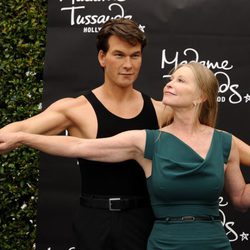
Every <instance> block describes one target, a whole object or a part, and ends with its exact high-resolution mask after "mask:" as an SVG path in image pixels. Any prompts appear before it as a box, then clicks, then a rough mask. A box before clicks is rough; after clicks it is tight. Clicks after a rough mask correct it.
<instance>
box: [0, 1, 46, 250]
mask: <svg viewBox="0 0 250 250" xmlns="http://www.w3.org/2000/svg"><path fill="white" fill-rule="evenodd" d="M47 5H48V4H47V0H29V1H27V0H8V1H1V2H0V16H1V19H0V29H1V31H2V34H1V36H0V51H1V53H0V117H1V119H0V128H1V127H3V126H4V125H6V124H8V123H11V122H14V121H19V120H23V119H25V118H28V117H30V116H33V115H35V114H37V113H38V112H39V111H40V110H41V100H42V91H43V79H42V76H43V65H44V54H45V37H46V24H47V16H46V15H47ZM38 166H39V153H38V152H37V151H35V150H33V149H29V148H27V147H21V148H19V149H16V150H14V151H12V152H10V153H8V154H5V155H1V156H0V197H1V201H0V249H1V250H31V249H35V246H34V245H35V244H34V242H35V236H36V211H37V186H38V185H37V184H38V177H39V172H38Z"/></svg>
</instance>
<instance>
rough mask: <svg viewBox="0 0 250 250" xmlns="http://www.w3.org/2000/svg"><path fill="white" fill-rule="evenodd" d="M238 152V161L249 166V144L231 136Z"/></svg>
mask: <svg viewBox="0 0 250 250" xmlns="http://www.w3.org/2000/svg"><path fill="white" fill-rule="evenodd" d="M233 138H234V140H235V142H236V145H237V148H238V150H239V154H240V163H241V164H243V165H245V166H249V167H250V146H249V145H248V144H246V143H245V142H243V141H242V140H240V139H239V138H237V137H235V136H233Z"/></svg>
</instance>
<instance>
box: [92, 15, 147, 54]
mask: <svg viewBox="0 0 250 250" xmlns="http://www.w3.org/2000/svg"><path fill="white" fill-rule="evenodd" d="M110 36H118V37H119V38H121V39H123V40H125V41H126V42H128V43H129V44H131V45H132V46H135V45H136V44H137V43H140V44H141V49H142V50H143V48H144V47H145V46H146V43H147V41H146V36H145V34H144V32H143V31H142V30H141V29H140V28H139V26H138V24H137V23H136V22H135V21H133V20H131V19H127V18H117V19H110V20H108V21H107V22H106V23H104V25H103V26H102V28H101V30H100V31H99V33H98V35H97V40H96V47H97V51H98V52H99V51H100V50H102V51H103V52H104V53H106V52H107V51H108V49H109V44H108V40H109V37H110Z"/></svg>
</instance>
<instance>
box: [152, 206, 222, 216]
mask: <svg viewBox="0 0 250 250" xmlns="http://www.w3.org/2000/svg"><path fill="white" fill-rule="evenodd" d="M152 208H153V211H154V214H155V217H156V218H166V217H187V216H191V217H192V216H214V217H218V216H219V205H218V203H216V204H171V203H170V204H152Z"/></svg>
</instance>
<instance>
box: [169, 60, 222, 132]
mask: <svg viewBox="0 0 250 250" xmlns="http://www.w3.org/2000/svg"><path fill="white" fill-rule="evenodd" d="M183 66H185V67H189V68H190V69H191V70H192V71H193V73H194V77H195V80H196V83H197V87H198V89H199V90H200V91H201V95H202V98H203V100H204V101H203V102H201V103H200V104H198V107H197V117H198V119H199V121H200V123H202V124H205V125H208V126H211V127H215V125H216V120H217V114H218V102H217V96H218V90H219V82H218V79H217V78H216V76H215V75H214V73H213V72H212V71H211V70H210V69H208V68H207V67H206V66H204V65H203V64H201V63H197V62H190V63H187V64H179V65H178V66H177V68H176V69H174V70H172V73H174V72H175V71H176V70H177V69H179V68H181V67H183Z"/></svg>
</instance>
